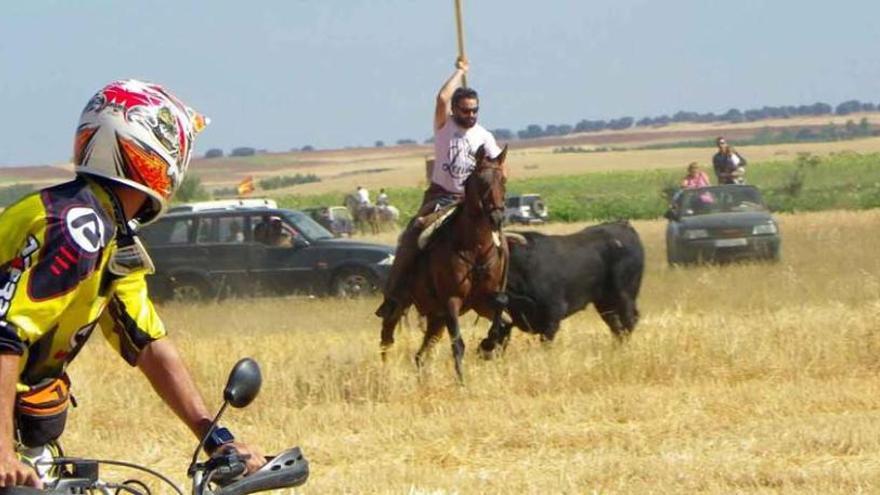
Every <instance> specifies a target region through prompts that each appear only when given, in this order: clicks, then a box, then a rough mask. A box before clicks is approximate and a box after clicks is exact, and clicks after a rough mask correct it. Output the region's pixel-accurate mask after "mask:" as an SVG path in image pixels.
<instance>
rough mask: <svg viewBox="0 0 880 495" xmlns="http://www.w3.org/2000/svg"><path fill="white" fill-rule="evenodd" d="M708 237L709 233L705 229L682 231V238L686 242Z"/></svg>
mask: <svg viewBox="0 0 880 495" xmlns="http://www.w3.org/2000/svg"><path fill="white" fill-rule="evenodd" d="M705 237H709V231H708V230H706V229H690V230H685V231H684V238H685V239H688V240H693V239H703V238H705Z"/></svg>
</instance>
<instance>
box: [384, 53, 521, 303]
mask: <svg viewBox="0 0 880 495" xmlns="http://www.w3.org/2000/svg"><path fill="white" fill-rule="evenodd" d="M467 71H468V62H467V60H466V59H463V58H459V59H458V60H457V61H456V64H455V72H453V73H452V76H451V77H450V78H449V79H448V80H447V81H446V83H444V84H443V87H441V88H440V92H439V93H438V94H437V101H436V105H435V107H434V166H433V169H432V172H431V185H430V186H429V187H428V190H427V191H425V194H424V197H423V198H422V206H421V207H420V208H419V210H418V213H416V216H415V217H414V218H413V219H412V220H411V221H410V223H409V225H408V226H407V228H406V230H404V232H403V233H402V234H401V235H400V241H399V243H398V246H397V251H396V253H395V257H394V264H393V265H392V266H391V270H390V272H389V274H388V280H387V282H386V284H385V290H384V294H385V299H384V301H383V302H382V305H381V306H379V308H378V309H377V310H376V316H379V317H382V318H387V317H390V316H391V315H393V314H394V313H395V312H396V311H400V310H403V309H404V308H405V306H406V305H407V304H408V303H409V287H408V285H409V284H408V283H406V282H407V280H406V274H407V273H409V272H410V271H411V267H412V264H413V262H414V261H415V259H416V256H417V255H418V253H419V247H418V238H419V234H420V233H421V232H422V229H424V227H425V226H427V225H429V224H430V223H431V221H433V218H432V217H433V216H435V215H432V214H434V213H436V212H437V211H438V210H442V209H444V208H445V207H449V206H452V205H455V204H458V203H459V202H461V199H462V197H463V196H464V183H465V181H466V180H467V178H468V177H469V176H470V174H471V172H473V171H474V169H475V168H476V166H477V163H476V158H475V154H476V152H477V150H478V149H479V148H480V147H483V148H484V150H485V152H486V156H488V157H489V158H491V159H496V158H498V156H499V155H501V153H502V150H501V148H499V147H498V144H497V143H496V142H495V137H494V136H493V135H492V133H491V132H489V131H487V130H486V129H485V128H483V126H481V125H479V124H477V112H478V111H479V109H480V100H479V96H478V95H477V92H476V91H475V90H473V89H471V88H466V87H462V78H463V77H464V75H465V74H466V73H467ZM505 173H506V172H505Z"/></svg>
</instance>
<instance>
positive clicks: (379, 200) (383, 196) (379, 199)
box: [376, 188, 390, 208]
mask: <svg viewBox="0 0 880 495" xmlns="http://www.w3.org/2000/svg"><path fill="white" fill-rule="evenodd" d="M389 204H390V203H389V201H388V194H387V193H386V192H385V189H384V188H383V189H379V195H378V196H376V206H378V207H380V208H385V207H387V206H388V205H389Z"/></svg>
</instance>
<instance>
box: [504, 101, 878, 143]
mask: <svg viewBox="0 0 880 495" xmlns="http://www.w3.org/2000/svg"><path fill="white" fill-rule="evenodd" d="M877 110H880V104H875V103H870V102H861V101H859V100H848V101H845V102H843V103H840V104H839V105H837V106H836V107H832V106H831V105H829V104H827V103H822V102H817V103H813V104H812V105H798V106H795V105H783V106H778V107H771V106H764V107H762V108H754V109H750V110H744V111H743V110H739V109H737V108H731V109H730V110H728V111H726V112H724V113H714V112H708V113H699V112H688V111H679V112H676V113H674V114H672V115H658V116H653V117H643V118H641V119H639V120H635V119H634V118H633V117H620V118H617V119H610V120H589V119H583V120H581V121H580V122H577V123H576V124H574V125H571V124H549V125H545V126H541V125H538V124H531V125H529V126H527V127H526V128H525V129H521V130H518V131H516V132H514V131H511V130H510V129H493V130H492V132H493V133H494V134H495V137H496V138H497V139H500V140H504V141H509V140H513V139H532V138H540V137H558V136H565V135H568V134H572V133H580V132H599V131H607V130H612V131H618V130H623V129H629V128H632V127H662V126H665V125H669V124H677V123H718V122H727V123H731V124H737V123H741V122H756V121H760V120H767V119H787V118H792V117H807V116H822V115H832V114H833V115H850V114H853V113H858V112H874V111H877Z"/></svg>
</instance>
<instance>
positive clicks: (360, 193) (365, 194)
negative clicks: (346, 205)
mask: <svg viewBox="0 0 880 495" xmlns="http://www.w3.org/2000/svg"><path fill="white" fill-rule="evenodd" d="M356 197H357V200H358V205H359V206H360V207H361V208H363V207H364V206H370V191H368V190H367V188H366V187H363V186H357V193H356Z"/></svg>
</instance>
